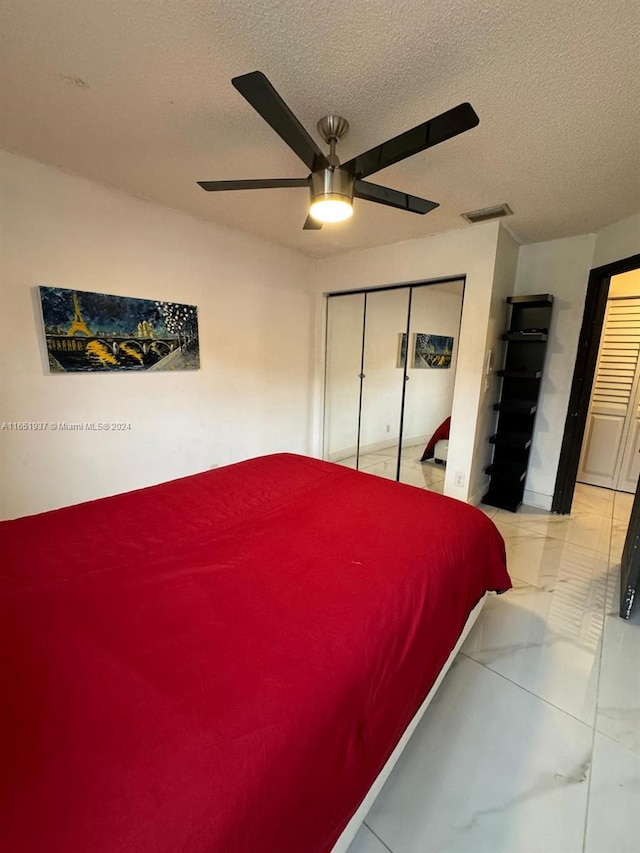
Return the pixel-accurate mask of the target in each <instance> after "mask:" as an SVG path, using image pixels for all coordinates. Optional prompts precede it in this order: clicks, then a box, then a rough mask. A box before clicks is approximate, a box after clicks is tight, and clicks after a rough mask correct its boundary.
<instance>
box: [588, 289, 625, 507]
mask: <svg viewBox="0 0 640 853" xmlns="http://www.w3.org/2000/svg"><path fill="white" fill-rule="evenodd" d="M610 292H613V293H615V290H614V287H613V283H612V287H611V291H610ZM639 355H640V296H615V295H614V296H613V297H612V298H610V299H609V300H608V302H607V311H606V314H605V320H604V325H603V331H602V337H601V340H600V352H599V354H598V367H597V370H596V376H595V380H594V384H593V390H592V393H591V402H590V404H589V412H588V415H587V426H586V430H585V437H584V442H583V446H582V453H581V457H580V465H579V469H578V478H577V479H578V481H579V482H581V483H588V484H590V485H593V486H604V487H606V488H610V489H615V490H617V491H623V492H631V493H634V492H635V491H636V486H637V484H638V475H639V474H640V358H639Z"/></svg>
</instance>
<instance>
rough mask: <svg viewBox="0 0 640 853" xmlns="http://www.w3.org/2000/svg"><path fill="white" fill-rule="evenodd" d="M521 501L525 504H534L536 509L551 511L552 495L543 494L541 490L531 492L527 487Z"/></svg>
mask: <svg viewBox="0 0 640 853" xmlns="http://www.w3.org/2000/svg"><path fill="white" fill-rule="evenodd" d="M522 503H523V504H526V505H527V506H535V507H537V509H546V510H549V511H551V504H552V503H553V495H543V494H542V493H541V492H531V491H529V490H528V489H525V490H524V497H523V498H522Z"/></svg>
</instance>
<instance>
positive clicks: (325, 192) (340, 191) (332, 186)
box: [311, 168, 353, 204]
mask: <svg viewBox="0 0 640 853" xmlns="http://www.w3.org/2000/svg"><path fill="white" fill-rule="evenodd" d="M321 200H324V201H346V202H348V203H349V204H351V203H352V201H353V175H351V174H350V173H349V172H346V171H345V170H344V169H339V168H329V169H320V170H318V171H317V172H312V173H311V201H312V202H314V201H321Z"/></svg>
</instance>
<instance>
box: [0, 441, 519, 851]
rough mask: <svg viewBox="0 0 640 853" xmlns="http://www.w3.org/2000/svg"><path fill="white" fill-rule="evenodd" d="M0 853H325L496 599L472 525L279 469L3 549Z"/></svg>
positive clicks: (99, 507)
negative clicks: (468, 631) (478, 615)
mask: <svg viewBox="0 0 640 853" xmlns="http://www.w3.org/2000/svg"><path fill="white" fill-rule="evenodd" d="M0 548H1V553H2V554H3V567H2V576H1V578H0V649H1V651H0V655H1V658H0V660H1V665H2V681H3V684H2V695H3V701H2V703H1V707H0V715H1V735H2V760H1V761H0V777H1V778H2V787H3V791H2V796H1V799H0V848H2V849H6V850H11V851H12V853H42V851H45V850H46V851H47V853H84V851H87V853H89V851H91V853H116V851H117V853H129V851H131V853H133V852H134V851H135V853H177V851H180V853H301V851H304V853H326V851H330V850H331V848H332V846H333V844H334V843H335V841H336V839H337V838H338V837H339V835H340V833H341V832H342V830H343V829H344V827H345V826H346V824H347V823H348V821H349V819H350V817H351V815H352V814H353V813H354V812H355V810H356V809H357V807H358V805H359V804H360V802H361V800H362V798H363V796H364V795H365V793H366V791H367V790H368V788H369V786H370V785H371V783H372V781H373V780H374V779H375V778H376V776H377V775H378V773H379V771H380V769H381V768H382V766H383V765H384V763H385V761H386V760H387V758H388V757H389V755H390V754H391V752H392V751H393V748H394V746H395V744H396V743H397V742H398V740H399V738H400V736H401V734H402V732H403V731H404V729H405V728H406V726H407V724H408V723H409V721H410V720H411V718H412V717H413V715H414V714H415V712H416V710H417V708H418V707H419V706H420V704H421V702H422V700H423V699H424V697H425V696H426V694H427V693H428V692H429V689H430V687H431V685H432V684H433V682H434V681H435V679H436V677H437V675H438V673H439V671H440V669H441V668H442V665H443V664H444V662H445V661H446V659H447V657H448V656H449V653H450V652H451V650H452V649H453V647H454V646H455V643H456V640H457V638H458V636H459V635H460V632H461V630H462V627H463V626H464V624H465V622H466V620H467V617H468V615H469V613H470V612H471V610H472V609H473V608H474V606H475V605H476V604H477V602H478V601H479V600H480V599H481V598H482V596H483V595H484V594H485V592H486V591H487V590H504V589H507V588H509V587H510V581H509V577H508V574H507V572H506V568H505V554H504V543H503V541H502V539H501V537H500V535H499V533H498V532H497V530H496V528H495V526H494V525H493V524H492V522H491V521H490V520H489V519H488V518H486V517H485V516H484V515H483V514H482V513H481V512H480V511H479V510H477V509H475V508H473V507H470V506H468V505H466V504H463V503H460V502H458V501H455V500H453V499H449V498H446V497H442V496H440V495H436V494H433V493H429V492H426V491H424V490H419V489H416V488H413V487H410V486H403V485H400V484H397V483H393V482H390V481H386V480H383V479H380V478H376V477H373V476H370V475H366V474H362V473H358V472H354V471H351V470H348V469H346V468H343V467H341V466H338V465H333V464H330V463H326V462H320V461H318V460H313V459H308V458H306V457H300V456H295V455H291V454H275V455H272V456H267V457H260V458H258V459H254V460H249V461H247V462H242V463H239V464H236V465H230V466H227V467H225V468H221V469H218V470H216V471H210V472H206V473H203V474H198V475H195V476H192V477H187V478H183V479H180V480H175V481H173V482H170V483H165V484H162V485H159V486H154V487H151V488H148V489H143V490H138V491H135V492H129V493H127V494H123V495H117V496H114V497H110V498H105V499H102V500H98V501H92V502H89V503H85V504H80V505H77V506H74V507H68V508H64V509H60V510H55V511H53V512H48V513H43V514H40V515H37V516H30V517H27V518H22V519H16V520H13V521H8V522H3V523H2V524H1V525H0Z"/></svg>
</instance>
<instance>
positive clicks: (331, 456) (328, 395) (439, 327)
mask: <svg viewBox="0 0 640 853" xmlns="http://www.w3.org/2000/svg"><path fill="white" fill-rule="evenodd" d="M463 290H464V281H463V280H460V279H456V280H452V281H441V282H436V283H430V284H426V283H424V284H415V285H403V286H396V287H388V288H381V289H378V290H360V291H351V292H348V293H336V294H329V296H328V298H327V338H326V369H325V406H324V410H325V418H324V458H325V459H328V460H329V461H332V462H338V463H340V464H344V465H349V466H350V467H353V468H356V469H358V470H364V471H368V472H369V473H373V474H377V475H379V476H382V477H387V478H389V479H393V480H400V481H401V482H405V483H410V484H413V485H419V486H425V485H428V482H427V480H428V479H429V476H428V472H427V470H426V469H425V468H424V466H421V465H420V461H419V460H420V458H421V456H422V453H423V450H424V448H425V445H426V443H427V442H428V441H429V439H430V438H431V436H432V435H433V433H434V432H435V431H436V430H437V429H438V427H439V426H440V425H441V424H442V422H443V421H445V419H446V418H448V417H450V415H451V406H452V402H453V385H454V376H455V367H456V360H457V353H458V343H459V334H460V317H461V313H462V297H463ZM431 471H432V473H433V476H434V478H435V474H439V475H440V478H439V479H440V480H442V481H444V467H443V466H442V467H441V468H440V470H439V471H434V466H433V463H432V465H431Z"/></svg>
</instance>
